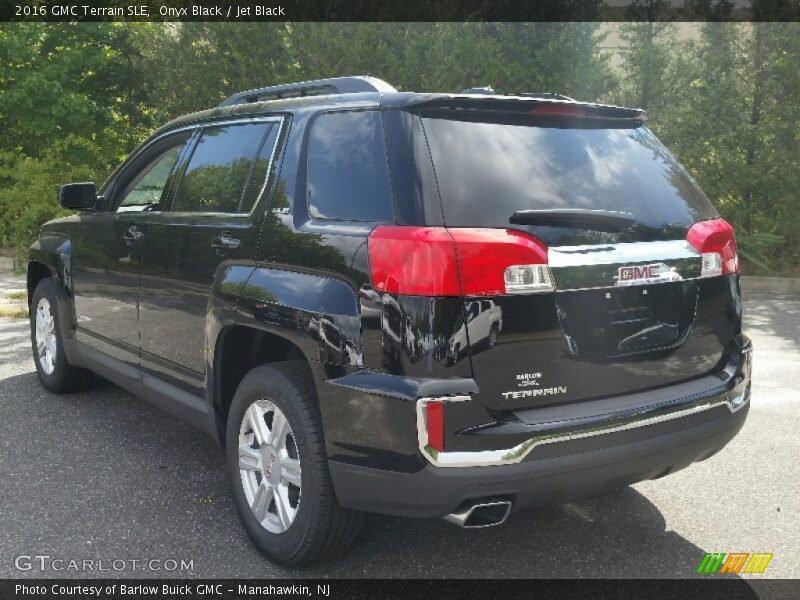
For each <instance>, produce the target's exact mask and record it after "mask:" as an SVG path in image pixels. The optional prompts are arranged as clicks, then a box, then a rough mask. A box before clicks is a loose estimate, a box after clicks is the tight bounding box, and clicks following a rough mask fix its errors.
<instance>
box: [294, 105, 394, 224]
mask: <svg viewBox="0 0 800 600" xmlns="http://www.w3.org/2000/svg"><path fill="white" fill-rule="evenodd" d="M308 209H309V214H310V215H311V216H312V217H313V218H315V219H338V220H343V221H391V220H394V206H393V200H392V194H391V188H390V185H389V170H388V166H387V162H386V150H385V148H384V144H383V127H382V126H381V115H380V113H379V112H378V111H358V112H335V113H328V114H323V115H320V116H319V117H317V118H316V119H315V120H314V122H313V124H312V125H311V133H310V135H309V139H308Z"/></svg>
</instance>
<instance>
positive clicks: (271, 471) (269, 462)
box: [261, 446, 281, 485]
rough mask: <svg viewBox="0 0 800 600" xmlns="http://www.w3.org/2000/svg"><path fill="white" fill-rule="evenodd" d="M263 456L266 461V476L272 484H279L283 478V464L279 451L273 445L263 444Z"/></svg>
mask: <svg viewBox="0 0 800 600" xmlns="http://www.w3.org/2000/svg"><path fill="white" fill-rule="evenodd" d="M261 457H262V459H263V461H264V462H263V464H264V476H265V477H266V478H267V481H269V482H270V484H272V485H277V484H278V482H279V481H280V480H281V465H280V462H279V461H278V451H277V450H276V449H275V448H273V447H272V446H262V447H261Z"/></svg>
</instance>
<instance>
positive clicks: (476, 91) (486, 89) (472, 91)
mask: <svg viewBox="0 0 800 600" xmlns="http://www.w3.org/2000/svg"><path fill="white" fill-rule="evenodd" d="M461 93H462V94H487V95H493V94H494V90H493V89H492V86H490V85H487V86H486V87H471V88H467V89H465V90H461Z"/></svg>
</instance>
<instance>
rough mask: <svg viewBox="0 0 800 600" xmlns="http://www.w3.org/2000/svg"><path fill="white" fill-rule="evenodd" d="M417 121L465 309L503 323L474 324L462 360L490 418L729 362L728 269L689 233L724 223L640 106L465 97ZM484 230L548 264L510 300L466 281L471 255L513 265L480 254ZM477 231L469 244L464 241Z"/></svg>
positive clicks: (427, 107)
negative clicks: (494, 328)
mask: <svg viewBox="0 0 800 600" xmlns="http://www.w3.org/2000/svg"><path fill="white" fill-rule="evenodd" d="M412 110H413V111H414V112H415V113H416V114H418V115H419V117H420V118H421V122H422V125H423V128H424V131H425V136H426V138H427V142H428V145H429V148H430V153H431V156H432V160H433V166H434V170H435V173H436V180H437V182H438V186H439V192H440V196H441V201H442V209H443V215H444V223H445V226H446V228H447V230H448V231H449V232H451V234H452V235H453V237H454V239H455V242H456V249H457V252H459V253H460V256H459V259H460V260H461V261H462V265H461V271H460V274H461V277H462V287H463V288H464V289H465V296H466V298H465V303H469V302H472V301H474V300H475V298H480V297H487V295H488V296H489V297H491V299H492V300H493V301H494V303H495V305H496V307H497V309H499V312H500V314H501V318H502V323H503V327H502V331H498V332H497V335H496V336H495V337H494V338H492V341H493V342H494V341H495V340H496V343H488V342H487V341H486V334H485V333H483V334H480V335H477V334H476V331H477V330H478V324H475V325H474V326H471V323H470V322H468V324H467V337H468V338H469V346H470V348H469V349H470V352H469V353H466V354H465V356H464V357H463V358H459V360H471V361H472V370H473V375H474V378H475V380H476V382H477V384H478V387H479V388H480V400H481V403H482V404H483V405H484V406H485V407H486V408H488V409H490V411H494V412H495V413H496V416H498V415H501V414H502V412H503V411H516V410H518V409H522V408H531V407H537V406H552V405H556V404H561V403H572V402H579V401H585V400H588V399H593V398H601V397H608V396H612V395H620V394H626V393H632V392H637V391H642V390H647V389H653V388H657V387H660V386H664V385H667V384H674V383H678V382H682V381H686V380H690V379H693V378H697V377H700V376H703V375H706V374H708V373H710V372H712V371H713V370H715V369H716V368H720V366H721V365H723V364H724V362H725V360H726V359H727V352H728V349H729V348H730V347H731V346H732V340H733V338H734V336H735V335H736V334H737V333H738V328H739V318H740V313H739V309H738V300H739V299H738V281H737V279H736V275H730V276H725V275H726V274H727V273H730V272H735V271H736V270H737V269H738V267H737V266H735V265H733V264H732V265H727V263H726V265H725V266H727V267H730V268H719V264H716V263H714V262H713V257H711V259H710V258H709V256H706V254H707V253H706V254H704V253H703V252H702V251H703V250H705V248H704V246H703V244H704V243H706V242H708V240H709V239H710V238H709V237H708V236H709V235H711V234H709V233H708V231H706V229H709V228H708V227H706V228H705V229H704V227H705V226H704V225H701V226H700V233H698V229H697V226H695V227H694V228H693V225H694V224H695V223H710V224H712V225H711V226H710V229H713V230H714V232H716V233H714V235H717V234H719V232H720V231H721V230H724V229H725V226H727V224H725V223H724V221H722V220H721V219H718V215H717V214H716V212H715V210H714V208H713V207H712V205H711V203H710V202H709V201H708V199H707V198H706V197H705V195H704V194H703V193H702V191H701V190H700V189H699V188H698V186H697V185H696V184H695V183H694V181H693V180H692V179H691V177H690V176H689V175H688V174H687V172H686V171H685V170H684V169H683V168H682V167H681V165H680V164H679V163H678V162H677V160H676V159H675V158H674V157H673V156H672V155H671V154H670V153H669V151H668V150H667V149H666V148H665V147H664V146H663V145H662V144H661V143H660V142H659V141H658V139H657V138H656V137H655V136H654V135H653V134H652V133H651V132H650V131H649V130H648V129H647V128H646V127H645V126H644V124H643V123H644V115H643V113H641V111H635V110H630V109H621V108H616V107H603V106H597V105H586V104H581V103H572V102H557V101H556V102H554V101H549V102H548V101H537V100H531V99H525V100H523V99H497V98H475V97H461V98H459V97H455V98H441V99H436V100H434V101H430V102H426V103H424V104H421V105H419V106H416V107H414V108H413V109H412ZM723 224H724V225H723ZM720 228H721V229H720ZM486 230H495V231H502V232H504V235H506V236H507V239H509V240H512V238H513V240H516V239H523V238H525V239H526V240H529V239H533V240H534V241H535V242H536V243H539V244H541V248H542V251H543V252H546V260H543V261H541V262H546V267H543V269H538V270H537V268H534V269H528V270H525V269H518V270H517V272H516V273H512V274H511V275H509V274H508V273H509V272H508V271H506V280H505V283H506V289H505V290H504V291H505V292H506V293H500V294H498V293H496V290H492V289H491V288H488V289H487V290H486V291H485V293H484V291H483V290H481V289H480V288H479V287H478V288H474V287H473V288H470V286H469V285H465V282H464V277H465V272H466V271H468V269H469V267H464V265H463V262H464V260H469V257H470V256H478V255H479V254H480V253H483V254H484V255H485V254H486V253H487V252H488V253H492V252H494V253H495V254H494V257H495V259H496V260H495V262H496V263H497V264H501V265H514V264H515V261H514V260H512V259H509V260H507V261H506V262H504V260H506V259H505V258H504V256H505V255H506V254H507V250H506V249H504V247H503V246H502V245H500V246H494V247H493V246H492V245H491V244H481V241H480V240H481V239H483V238H481V236H484V234H483V233H479V232H485V231H486ZM723 233H724V232H723ZM473 234H474V235H476V236H477V237H476V238H475V240H477V242H476V243H474V244H472V245H471V246H469V245H468V246H463V245H460V242H459V239H466V238H469V237H470V236H471V235H473ZM724 235H727V234H724ZM509 236H510V237H509ZM704 236H705V237H704ZM729 237H730V243H731V244H733V243H734V242H733V241H732V239H733V238H732V232H730V234H729ZM475 240H473V241H475ZM513 240H512V241H513ZM698 240H699V241H698ZM526 243H528V241H526ZM531 243H532V242H531ZM729 245H730V244H729ZM467 247H468V248H471V249H469V250H462V248H467ZM476 247H482V248H483V249H482V250H480V252H478V251H477V250H475V248H476ZM734 251H735V246H734ZM470 253H471V254H470ZM724 254H725V253H724V252H722V254H721V256H722V255H724ZM483 259H484V263H483V264H484V265H485V268H486V269H489V268H494V267H493V266H492V265H493V263H492V257H489V258H488V259H487V257H486V256H483ZM487 260H488V262H487ZM709 260H711V262H709ZM509 269H512V267H509ZM509 277H511V279H509ZM537 281H538V282H539V287H536V285H533V286H532V287H530V286H529V287H528V288H526V287H525V286H526V285H528V284H530V282H534V284H535V283H536V282H537ZM509 282H511V283H509ZM514 282H516V283H517V284H519V289H512V288H513V287H514V285H516V284H514ZM511 284H514V285H511ZM509 292H511V293H509ZM489 326H491V325H489ZM481 327H482V328H483V329H484V330H485V329H486V328H487V324H486V323H484V324H481ZM478 338H479V339H478Z"/></svg>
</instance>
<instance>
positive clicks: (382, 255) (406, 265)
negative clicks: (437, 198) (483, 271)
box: [367, 226, 461, 296]
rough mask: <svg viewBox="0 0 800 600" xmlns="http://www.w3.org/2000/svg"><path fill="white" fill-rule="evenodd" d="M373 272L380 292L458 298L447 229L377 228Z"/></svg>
mask: <svg viewBox="0 0 800 600" xmlns="http://www.w3.org/2000/svg"><path fill="white" fill-rule="evenodd" d="M367 248H368V250H369V270H370V276H371V278H372V287H373V288H374V289H375V290H376V291H378V292H389V293H392V294H408V295H410V296H458V295H460V289H461V288H460V286H459V283H458V267H457V266H456V258H455V252H454V247H453V238H452V237H450V234H449V233H448V232H447V229H445V228H444V227H392V226H379V227H376V228H375V229H374V230H373V231H372V233H371V234H370V235H369V242H368V244H367Z"/></svg>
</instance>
